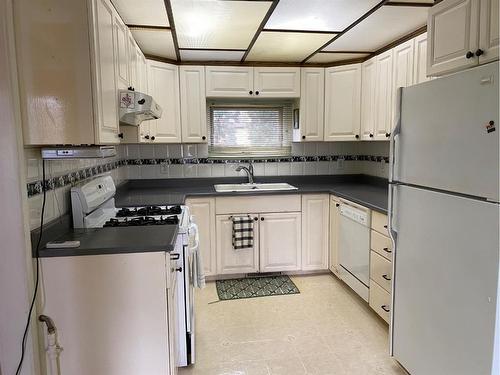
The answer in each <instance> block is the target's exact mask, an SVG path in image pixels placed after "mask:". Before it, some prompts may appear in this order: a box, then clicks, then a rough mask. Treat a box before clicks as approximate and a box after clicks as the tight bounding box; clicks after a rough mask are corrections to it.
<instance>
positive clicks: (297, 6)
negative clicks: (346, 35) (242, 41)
mask: <svg viewBox="0 0 500 375" xmlns="http://www.w3.org/2000/svg"><path fill="white" fill-rule="evenodd" d="M379 2H380V0H280V2H279V3H278V6H277V7H276V9H274V11H273V14H272V15H271V18H269V20H268V21H267V23H266V29H286V30H310V31H342V30H344V29H345V28H346V27H347V26H349V25H350V24H351V23H353V22H354V21H355V20H357V19H358V18H359V17H361V16H362V15H363V14H365V13H366V12H367V11H368V10H370V9H371V8H373V7H374V6H375V5H376V4H377V3H379Z"/></svg>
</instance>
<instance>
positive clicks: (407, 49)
mask: <svg viewBox="0 0 500 375" xmlns="http://www.w3.org/2000/svg"><path fill="white" fill-rule="evenodd" d="M392 51H393V52H392V106H391V115H392V120H391V122H390V124H389V125H390V128H389V129H388V133H390V132H391V129H392V127H394V124H395V123H396V96H397V92H398V88H399V87H408V86H411V85H413V60H414V55H415V41H414V40H413V39H410V40H408V41H406V42H404V43H401V44H400V45H398V46H396V47H394V48H393V50H392Z"/></svg>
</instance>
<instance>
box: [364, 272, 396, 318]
mask: <svg viewBox="0 0 500 375" xmlns="http://www.w3.org/2000/svg"><path fill="white" fill-rule="evenodd" d="M369 303H370V307H371V308H372V309H373V310H375V312H376V313H377V314H378V315H380V316H381V317H382V319H384V320H385V321H386V322H387V323H389V321H390V320H391V295H390V293H389V292H387V291H386V290H385V289H384V288H382V287H381V286H380V285H378V284H377V283H376V282H375V281H373V280H370V300H369Z"/></svg>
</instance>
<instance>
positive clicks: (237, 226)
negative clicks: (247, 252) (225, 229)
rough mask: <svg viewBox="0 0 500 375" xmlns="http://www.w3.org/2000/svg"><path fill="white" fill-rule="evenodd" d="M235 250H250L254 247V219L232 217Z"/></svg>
mask: <svg viewBox="0 0 500 375" xmlns="http://www.w3.org/2000/svg"><path fill="white" fill-rule="evenodd" d="M231 219H232V221H233V249H234V250H239V249H248V248H252V247H253V219H252V218H251V217H250V215H247V216H232V218H231Z"/></svg>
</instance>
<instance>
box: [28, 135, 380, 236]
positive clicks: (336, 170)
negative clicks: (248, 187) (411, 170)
mask: <svg viewBox="0 0 500 375" xmlns="http://www.w3.org/2000/svg"><path fill="white" fill-rule="evenodd" d="M24 154H25V161H26V173H27V176H26V179H27V183H28V185H27V190H28V197H29V199H28V202H29V208H30V227H31V228H32V229H34V228H37V227H38V226H39V222H40V211H41V206H42V194H41V192H42V184H43V183H42V160H41V157H40V149H39V148H26V149H25V152H24ZM388 155H389V145H388V142H335V143H325V142H308V143H293V144H292V155H291V156H289V157H280V158H269V159H263V160H256V161H254V171H255V175H256V176H277V175H278V176H288V175H324V174H357V173H363V174H368V175H372V176H377V177H385V178H387V171H388ZM242 162H245V160H244V159H242V160H231V159H227V160H211V159H208V146H207V145H206V144H182V145H181V144H170V145H165V144H162V145H160V144H158V145H148V144H146V145H135V144H134V145H120V146H118V152H117V156H116V157H114V158H108V159H83V160H50V161H47V162H46V182H45V185H46V186H47V188H48V189H49V190H48V192H47V202H46V211H45V221H46V222H48V221H51V220H53V219H56V218H57V217H59V216H61V215H64V214H65V213H67V212H69V211H70V208H71V204H70V193H69V192H70V190H71V186H73V185H74V184H76V183H78V182H80V181H82V180H85V179H87V178H89V177H93V176H96V175H99V174H102V173H111V175H112V176H113V179H114V180H115V182H116V184H119V183H120V182H122V181H123V180H126V179H157V178H158V179H159V178H182V177H184V178H190V177H193V178H196V177H235V176H239V175H241V174H240V173H238V172H236V171H235V169H236V167H237V166H238V164H239V163H242Z"/></svg>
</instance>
